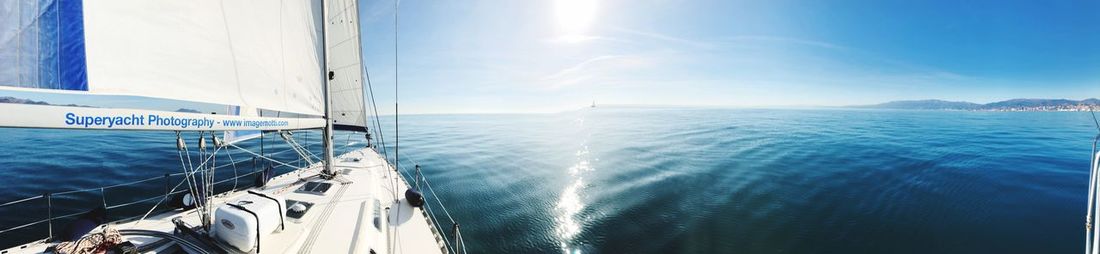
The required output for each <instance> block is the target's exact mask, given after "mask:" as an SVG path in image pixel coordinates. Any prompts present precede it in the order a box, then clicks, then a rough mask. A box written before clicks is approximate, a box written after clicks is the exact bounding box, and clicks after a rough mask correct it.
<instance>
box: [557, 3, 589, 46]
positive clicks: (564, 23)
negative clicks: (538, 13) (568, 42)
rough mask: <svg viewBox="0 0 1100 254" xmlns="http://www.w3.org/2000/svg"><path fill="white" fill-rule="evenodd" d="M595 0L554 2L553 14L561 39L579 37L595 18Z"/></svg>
mask: <svg viewBox="0 0 1100 254" xmlns="http://www.w3.org/2000/svg"><path fill="white" fill-rule="evenodd" d="M597 7H598V6H597V2H596V1H595V0H555V1H554V14H555V17H557V20H558V30H559V32H560V33H561V36H562V37H580V36H583V35H584V33H585V32H586V31H587V30H588V27H589V26H591V25H592V21H593V20H594V19H595V18H596V9H597Z"/></svg>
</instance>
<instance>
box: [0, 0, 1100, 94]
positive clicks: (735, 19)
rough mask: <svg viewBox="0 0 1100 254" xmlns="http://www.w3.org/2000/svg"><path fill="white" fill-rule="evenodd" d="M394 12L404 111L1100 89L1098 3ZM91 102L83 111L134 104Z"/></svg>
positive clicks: (384, 20)
mask: <svg viewBox="0 0 1100 254" xmlns="http://www.w3.org/2000/svg"><path fill="white" fill-rule="evenodd" d="M400 8H401V11H400V31H399V36H400V39H399V41H398V48H399V54H400V61H399V68H400V76H399V77H400V87H401V88H400V92H401V97H400V98H401V109H402V112H405V113H487V112H557V111H564V110H571V109H576V108H580V107H583V106H585V105H587V104H589V103H591V102H592V101H593V100H595V101H596V102H597V103H599V104H645V105H696V106H748V107H771V106H814V105H823V106H836V105H853V104H871V103H878V102H884V101H890V100H903V99H931V98H935V99H947V100H965V101H972V102H978V103H986V102H992V101H998V100H1004V99H1011V98H1069V99H1084V98H1090V97H1100V1H1026V2H1025V1H785V0H770V1H738V0H727V1H670V0H594V1H585V0H547V1H508V0H483V1H477V0H475V1H419V0H406V1H403V2H401V7H400ZM393 14H394V12H393V2H388V1H364V2H363V4H362V6H361V17H362V29H363V33H364V41H363V43H364V52H363V53H364V58H365V61H366V66H367V67H368V68H369V73H370V77H371V81H372V83H373V85H374V86H373V88H374V90H375V92H376V98H377V99H378V103H379V106H380V111H382V112H392V111H393V106H392V105H393V99H394V97H393V82H394V58H393V57H394V30H393V24H394V23H393ZM5 94H12V93H10V92H6V93H3V94H0V96H2V95H5ZM16 94H17V95H21V94H18V93H16ZM22 97H31V98H37V99H56V100H61V101H60V102H64V103H72V101H73V100H72V99H64V100H62V99H58V98H55V97H56V96H50V95H44V96H43V95H35V96H22ZM95 100H96V101H91V103H88V104H100V105H107V106H112V105H117V104H133V103H140V102H141V99H136V98H111V99H104V98H97V99H95ZM51 102H53V101H51ZM80 102H81V101H80V100H76V101H75V103H80ZM178 104H179V103H178V102H163V101H161V102H156V105H155V106H153V107H154V108H156V107H162V108H175V107H176V105H178ZM383 114H386V113H383Z"/></svg>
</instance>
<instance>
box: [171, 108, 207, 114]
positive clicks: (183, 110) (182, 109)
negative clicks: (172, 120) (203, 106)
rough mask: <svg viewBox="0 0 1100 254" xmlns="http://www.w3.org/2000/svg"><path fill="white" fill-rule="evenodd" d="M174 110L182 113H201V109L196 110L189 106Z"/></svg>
mask: <svg viewBox="0 0 1100 254" xmlns="http://www.w3.org/2000/svg"><path fill="white" fill-rule="evenodd" d="M176 112H183V113H202V111H198V110H194V109H189V108H180V109H177V110H176Z"/></svg>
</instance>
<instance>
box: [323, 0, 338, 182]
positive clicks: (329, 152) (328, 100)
mask: <svg viewBox="0 0 1100 254" xmlns="http://www.w3.org/2000/svg"><path fill="white" fill-rule="evenodd" d="M325 2H326V1H324V0H321V22H322V23H321V55H322V56H323V57H322V58H323V59H324V61H322V62H321V70H324V72H325V74H324V75H323V76H324V77H323V79H324V81H323V82H322V87H323V88H324V91H323V92H324V98H325V100H324V101H325V128H324V129H323V130H322V131H321V136H322V137H323V142H321V143H322V144H324V147H325V148H324V149H325V152H324V154H325V162H324V165H325V168H324V170H322V171H321V172H322V173H323V174H324V175H333V174H335V171H333V170H332V157H333V149H332V134H333V133H332V89H329V84H328V82H329V80H332V77H333V75H334V73H333V72H332V71H331V70H329V69H328V44H327V42H326V38H327V37H328V34H326V33H325V27H327V26H328V22H329V21H328V16H326V15H325V13H326V11H327V9H328V7H327V6H325Z"/></svg>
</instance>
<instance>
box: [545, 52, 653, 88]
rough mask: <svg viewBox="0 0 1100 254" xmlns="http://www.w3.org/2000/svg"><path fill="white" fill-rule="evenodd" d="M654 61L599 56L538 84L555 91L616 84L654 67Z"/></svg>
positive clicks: (632, 56) (632, 57) (630, 56)
mask: <svg viewBox="0 0 1100 254" xmlns="http://www.w3.org/2000/svg"><path fill="white" fill-rule="evenodd" d="M654 61H655V60H654V59H652V58H648V57H644V56H641V55H601V56H596V57H592V58H589V59H586V60H584V61H581V62H579V63H576V64H574V65H571V66H569V67H566V68H564V69H561V70H558V71H556V72H554V73H551V74H549V75H546V76H543V77H542V78H540V79H539V82H538V83H542V84H544V85H545V86H546V88H551V89H557V88H562V87H568V86H573V85H579V84H607V83H618V82H616V80H620V79H622V77H623V76H626V75H627V73H628V72H630V71H635V70H639V69H644V68H648V67H651V66H653V65H654Z"/></svg>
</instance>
